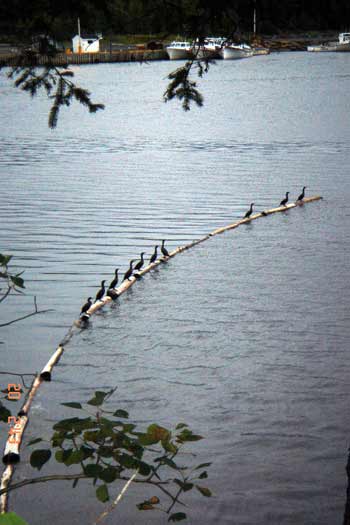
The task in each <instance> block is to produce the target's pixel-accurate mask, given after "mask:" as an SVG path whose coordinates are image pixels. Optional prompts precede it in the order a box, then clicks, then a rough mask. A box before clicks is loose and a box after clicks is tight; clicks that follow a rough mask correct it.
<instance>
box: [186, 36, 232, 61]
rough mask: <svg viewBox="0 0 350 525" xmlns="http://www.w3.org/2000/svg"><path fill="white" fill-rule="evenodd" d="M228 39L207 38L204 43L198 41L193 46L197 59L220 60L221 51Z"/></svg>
mask: <svg viewBox="0 0 350 525" xmlns="http://www.w3.org/2000/svg"><path fill="white" fill-rule="evenodd" d="M225 41H226V38H222V37H206V38H205V39H204V41H203V43H201V44H199V42H198V40H196V41H195V42H194V44H193V52H194V55H195V56H196V57H197V58H220V56H221V55H220V51H221V49H222V47H223V45H224V42H225Z"/></svg>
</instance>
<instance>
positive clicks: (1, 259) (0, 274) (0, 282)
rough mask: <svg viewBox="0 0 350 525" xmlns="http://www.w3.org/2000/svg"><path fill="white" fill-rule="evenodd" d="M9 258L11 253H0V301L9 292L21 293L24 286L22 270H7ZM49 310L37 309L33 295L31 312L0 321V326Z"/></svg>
mask: <svg viewBox="0 0 350 525" xmlns="http://www.w3.org/2000/svg"><path fill="white" fill-rule="evenodd" d="M11 259H12V255H3V254H1V253H0V303H2V302H3V301H5V299H7V297H8V296H9V295H10V293H15V292H17V293H23V292H22V290H23V289H24V288H25V286H24V280H23V278H22V277H21V275H22V274H23V272H19V273H16V274H12V273H11V272H10V270H9V262H10V261H11ZM49 311H51V310H39V309H38V305H37V302H36V296H34V311H33V312H31V313H29V314H26V315H23V316H22V317H18V318H16V319H12V320H11V321H7V322H6V323H1V324H0V328H3V327H4V326H9V325H11V324H13V323H17V322H18V321H22V320H23V319H27V318H28V317H32V316H33V315H37V314H42V313H45V312H49Z"/></svg>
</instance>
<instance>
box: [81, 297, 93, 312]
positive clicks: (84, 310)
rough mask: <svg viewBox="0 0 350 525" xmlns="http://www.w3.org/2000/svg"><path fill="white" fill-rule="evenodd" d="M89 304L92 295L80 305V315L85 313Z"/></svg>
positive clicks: (90, 303)
mask: <svg viewBox="0 0 350 525" xmlns="http://www.w3.org/2000/svg"><path fill="white" fill-rule="evenodd" d="M91 305H92V297H88V299H87V301H86V303H85V304H84V305H83V306H82V308H81V310H80V315H81V314H85V313H86V312H87V311H88V310H89V309H90V306H91Z"/></svg>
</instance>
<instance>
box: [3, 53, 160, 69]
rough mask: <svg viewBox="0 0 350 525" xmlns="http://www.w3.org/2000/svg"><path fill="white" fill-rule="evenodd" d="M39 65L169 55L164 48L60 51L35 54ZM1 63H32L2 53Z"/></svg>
mask: <svg viewBox="0 0 350 525" xmlns="http://www.w3.org/2000/svg"><path fill="white" fill-rule="evenodd" d="M33 59H34V60H35V63H36V64H37V65H38V66H46V65H48V64H52V65H54V66H63V67H67V66H69V65H70V64H101V63H112V62H148V61H150V60H167V59H168V55H167V53H166V51H165V50H164V49H155V50H150V49H132V50H129V49H126V50H118V51H103V52H100V53H69V54H66V53H58V54H57V55H55V56H53V57H48V56H44V55H35V56H34V57H33ZM0 63H1V64H2V65H3V66H17V65H22V66H23V65H32V63H33V62H32V61H31V60H30V58H29V56H28V64H26V61H25V56H24V55H19V54H7V55H5V54H4V55H0Z"/></svg>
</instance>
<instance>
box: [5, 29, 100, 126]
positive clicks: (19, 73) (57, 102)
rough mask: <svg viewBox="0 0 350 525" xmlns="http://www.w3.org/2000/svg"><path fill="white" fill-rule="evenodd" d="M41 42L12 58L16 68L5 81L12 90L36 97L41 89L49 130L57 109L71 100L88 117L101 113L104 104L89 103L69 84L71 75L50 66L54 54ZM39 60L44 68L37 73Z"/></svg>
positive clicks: (87, 94)
mask: <svg viewBox="0 0 350 525" xmlns="http://www.w3.org/2000/svg"><path fill="white" fill-rule="evenodd" d="M43 41H44V42H47V39H45V38H43V39H42V41H41V42H40V45H39V48H38V50H33V49H23V50H22V51H21V53H20V54H19V55H18V56H16V65H14V66H12V67H11V70H10V71H9V72H8V73H7V77H8V78H9V79H11V80H13V81H14V86H15V87H17V88H20V89H22V90H23V91H25V92H27V93H29V94H30V96H31V97H34V96H35V95H37V93H38V91H39V90H41V89H43V90H44V91H45V92H46V95H47V97H48V98H49V99H51V100H52V101H53V103H52V106H51V110H50V113H49V119H48V125H49V128H51V129H53V128H55V127H56V126H57V121H58V115H59V111H60V109H61V107H63V106H70V104H71V102H72V101H73V100H76V101H78V102H79V103H80V104H82V105H83V106H85V107H87V109H88V110H89V112H90V113H96V112H97V111H98V110H99V109H104V107H105V106H104V104H94V103H93V102H92V100H91V93H90V92H89V91H88V90H87V89H84V88H81V87H79V86H77V85H76V84H75V83H74V82H72V81H71V80H69V77H70V78H72V77H73V76H74V73H73V71H71V70H70V69H67V68H60V67H58V66H56V65H54V62H53V59H54V57H55V55H56V54H57V51H56V49H54V48H53V47H52V46H49V44H43V43H42V42H43ZM43 58H44V59H45V62H46V63H45V66H44V67H40V69H39V66H40V65H41V62H42V59H43ZM5 66H6V63H5V61H0V70H1V69H2V68H4V67H5ZM53 93H54V94H53Z"/></svg>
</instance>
